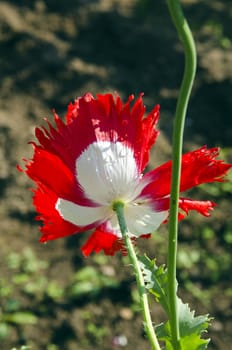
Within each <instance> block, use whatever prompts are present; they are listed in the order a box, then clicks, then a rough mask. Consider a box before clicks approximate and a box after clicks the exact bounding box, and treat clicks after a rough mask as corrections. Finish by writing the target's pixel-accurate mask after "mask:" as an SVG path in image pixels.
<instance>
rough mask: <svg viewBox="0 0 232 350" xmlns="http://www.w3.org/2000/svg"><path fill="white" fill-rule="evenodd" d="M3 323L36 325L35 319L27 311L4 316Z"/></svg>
mask: <svg viewBox="0 0 232 350" xmlns="http://www.w3.org/2000/svg"><path fill="white" fill-rule="evenodd" d="M4 321H5V322H8V323H15V324H36V322H37V317H36V316H35V315H34V314H32V313H31V312H28V311H21V312H20V311H19V312H14V313H8V314H6V315H4Z"/></svg>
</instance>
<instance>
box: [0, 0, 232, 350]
mask: <svg viewBox="0 0 232 350" xmlns="http://www.w3.org/2000/svg"><path fill="white" fill-rule="evenodd" d="M183 5H184V10H185V13H186V15H187V17H188V19H189V22H190V25H191V27H192V29H193V33H194V36H195V39H196V43H197V51H198V71H197V77H196V80H195V84H194V89H193V93H192V97H191V102H190V105H189V109H188V115H187V120H186V128H185V140H184V148H185V150H192V149H194V148H196V147H198V146H201V145H203V144H207V145H208V146H220V147H222V149H223V150H224V155H225V156H226V157H227V160H230V161H231V160H232V159H231V158H232V157H231V149H232V122H231V120H232V98H231V93H232V42H231V33H232V6H231V0H224V1H219V0H184V1H183ZM183 69H184V56H183V50H182V47H181V44H180V42H179V40H178V36H177V34H176V32H175V29H174V27H173V25H172V23H171V21H170V18H169V15H168V10H167V6H166V3H165V1H161V0H157V1H151V0H137V1H132V0H65V1H64V0H63V1H62V0H48V1H43V0H37V1H35V0H17V1H16V0H15V1H14V0H12V1H0V78H1V79H0V81H1V84H0V96H1V99H0V259H1V260H0V261H1V263H0V276H1V277H0V291H1V292H0V297H1V300H0V343H1V345H0V349H2V350H10V349H11V348H12V347H14V346H15V347H17V348H19V347H20V345H29V346H30V347H31V348H30V349H32V350H41V349H42V350H43V349H44V350H57V349H59V350H74V349H78V350H90V349H101V350H110V349H113V348H115V349H117V348H119V349H120V348H125V349H127V350H132V349H140V350H145V349H149V345H148V343H147V341H146V339H145V336H144V333H143V328H142V321H141V318H140V314H139V313H138V302H137V295H136V291H135V285H134V277H133V275H132V272H131V269H130V267H129V266H128V261H127V260H126V259H125V258H122V257H121V256H120V255H117V256H115V257H113V258H108V257H104V256H102V255H101V254H100V255H99V256H91V257H90V258H88V259H84V258H83V257H82V256H81V253H80V250H79V247H80V245H81V244H82V242H83V239H84V240H85V239H86V238H87V234H86V235H84V238H82V236H81V235H79V236H73V237H70V238H67V239H62V240H57V241H53V242H49V243H48V244H46V245H41V244H40V243H38V239H39V231H38V223H36V222H35V221H34V217H35V212H34V208H33V206H32V202H31V192H30V191H29V190H28V188H30V187H31V186H32V184H31V182H30V181H29V180H28V179H27V178H25V176H24V175H23V174H21V173H19V172H17V170H16V164H18V163H21V159H22V158H28V157H30V155H31V147H30V146H29V145H28V144H27V142H28V141H29V140H33V139H34V128H35V126H36V125H42V124H43V117H45V116H48V117H51V119H52V112H51V111H52V109H54V108H55V109H56V111H57V113H58V114H59V115H64V113H65V111H66V106H67V105H68V103H69V102H70V101H72V100H74V99H75V98H76V97H77V96H80V95H82V94H84V93H85V92H87V91H89V92H91V93H92V94H95V93H104V92H114V91H117V92H118V93H119V94H120V95H121V96H122V98H123V99H124V100H125V99H126V98H127V96H128V95H129V94H131V93H133V94H135V95H136V96H137V95H138V94H139V93H140V92H144V94H145V95H144V102H145V104H146V105H147V110H150V109H151V108H152V107H153V105H154V104H156V103H159V104H160V105H161V119H160V123H159V127H160V129H161V131H162V132H161V135H160V137H159V140H158V142H157V145H156V147H155V149H154V151H153V152H152V157H151V166H152V167H153V166H156V165H158V164H160V163H161V162H163V161H166V160H168V159H169V158H170V154H171V134H172V127H173V116H174V111H175V105H176V99H177V97H178V89H179V86H180V82H181V78H182V74H183ZM21 164H22V163H21ZM215 186H217V185H215ZM228 186H229V185H228ZM228 188H229V189H228ZM228 188H225V187H223V188H221V187H220V190H217V189H215V187H214V190H211V191H210V190H208V187H206V188H205V189H204V190H203V191H202V192H200V196H201V197H202V198H204V199H208V198H209V199H211V200H215V201H216V202H217V203H218V204H219V205H218V207H217V208H216V209H215V211H214V213H213V215H212V216H211V217H210V218H207V219H206V218H199V217H198V216H197V215H196V216H194V215H192V216H191V217H190V218H189V219H187V220H186V221H184V222H183V223H181V225H180V253H181V254H180V258H179V265H178V266H179V269H178V279H179V288H180V295H181V296H182V297H183V299H184V300H185V301H186V302H189V303H190V305H191V307H194V308H195V309H196V313H197V314H202V313H203V314H204V313H208V312H209V313H210V315H211V316H213V317H214V318H215V320H214V322H212V325H211V327H210V330H209V336H210V337H211V338H212V341H211V343H210V346H209V348H210V349H211V350H213V349H217V350H224V349H226V350H229V349H232V347H231V344H232V319H231V315H232V310H231V304H232V303H231V296H232V287H231V243H232V239H231V236H232V221H231V197H230V196H231V192H230V190H231V187H228ZM218 191H219V192H218ZM196 194H197V195H198V192H194V191H193V196H194V195H196ZM203 229H204V230H203ZM202 230H203V231H202ZM202 232H204V235H202ZM161 236H162V237H161ZM152 242H153V244H152ZM166 245H167V228H166V227H162V228H161V230H159V233H158V234H157V235H156V237H154V238H153V239H152V240H151V241H149V242H143V244H142V245H141V247H140V249H141V250H142V251H146V252H148V255H149V256H151V257H153V256H156V257H157V260H158V263H163V262H165V261H166V249H167V246H166ZM194 259H195V260H194ZM125 265H126V267H125ZM86 268H88V269H86ZM92 268H94V271H96V272H95V274H94V275H93V273H92V271H93V270H91V269H92ZM78 271H83V272H84V273H85V274H86V275H84V277H80V276H76V273H77V272H78ZM96 276H98V277H99V278H97V279H96ZM103 277H104V278H103ZM102 278H103V279H102ZM41 281H42V282H41ZM86 282H88V283H89V284H88V283H87V287H86V284H85V283H86ZM83 285H84V287H83ZM78 286H79V287H80V286H82V287H83V290H84V291H86V293H82V292H81V291H80V290H78V291H77V290H75V291H74V290H73V289H72V287H75V288H78ZM75 288H74V289H75ZM152 308H153V318H154V321H155V322H156V323H158V322H161V321H163V320H164V315H163V313H162V310H160V308H159V306H157V305H155V304H154V305H153V307H152Z"/></svg>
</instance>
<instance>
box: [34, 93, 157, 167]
mask: <svg viewBox="0 0 232 350" xmlns="http://www.w3.org/2000/svg"><path fill="white" fill-rule="evenodd" d="M133 98H134V97H133V96H132V95H131V96H130V97H129V98H128V100H127V102H126V103H125V104H123V103H122V101H121V99H120V97H119V96H117V97H116V101H115V100H114V97H113V95H112V94H105V95H97V98H96V99H94V97H93V96H92V95H91V94H89V93H87V94H85V95H84V96H83V97H80V98H79V99H77V100H76V101H75V102H74V103H73V104H70V105H69V106H68V111H67V114H66V123H67V124H64V123H63V122H62V121H61V119H60V118H59V117H58V115H57V114H56V113H55V112H54V119H55V123H56V129H55V128H54V127H53V126H52V125H51V124H50V123H49V122H48V121H47V120H46V122H47V124H48V129H46V128H45V127H42V129H38V128H37V129H36V137H37V138H38V140H39V142H40V144H41V146H42V148H44V149H46V150H48V151H49V152H50V153H53V154H55V155H57V156H58V157H59V158H61V159H62V160H63V162H64V163H65V164H67V165H68V167H69V168H70V169H71V170H72V171H75V162H76V159H77V158H78V157H79V156H80V154H81V153H82V152H83V150H84V149H86V148H87V147H88V146H89V145H90V144H91V143H93V142H95V141H99V140H101V141H111V142H117V141H120V142H123V143H126V144H127V145H128V146H129V147H131V148H132V149H133V150H134V154H135V158H136V161H137V165H138V168H139V171H142V170H143V169H144V167H145V166H146V165H147V162H148V158H149V150H150V148H151V146H152V144H153V143H154V142H155V139H156V137H157V136H158V131H157V130H156V129H155V126H156V124H157V121H158V118H159V106H156V107H155V108H154V109H153V110H152V111H151V112H150V114H149V115H148V117H147V118H144V112H145V107H144V105H143V101H142V94H141V95H140V96H139V97H138V99H137V100H136V101H135V103H134V105H133V107H132V108H131V107H130V104H131V101H132V100H133Z"/></svg>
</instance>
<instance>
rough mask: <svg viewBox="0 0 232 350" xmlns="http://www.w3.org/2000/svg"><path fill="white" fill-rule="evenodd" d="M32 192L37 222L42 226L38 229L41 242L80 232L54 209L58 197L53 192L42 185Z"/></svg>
mask: <svg viewBox="0 0 232 350" xmlns="http://www.w3.org/2000/svg"><path fill="white" fill-rule="evenodd" d="M33 192H34V197H33V202H34V206H35V208H36V210H37V212H38V213H39V215H38V216H37V220H41V221H43V226H42V227H41V228H40V231H41V233H42V237H41V239H40V241H41V242H46V241H48V240H51V239H57V238H61V237H65V236H69V235H72V234H74V233H77V232H80V228H78V227H77V226H75V225H73V224H71V223H69V222H67V221H65V220H63V218H62V217H61V216H60V215H59V213H58V211H57V210H56V209H55V204H56V202H57V199H58V197H57V196H56V195H55V193H54V192H52V191H51V190H49V189H48V188H46V187H44V186H42V185H41V186H40V187H39V188H38V189H37V190H33ZM82 231H83V228H82Z"/></svg>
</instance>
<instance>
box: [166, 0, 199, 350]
mask: <svg viewBox="0 0 232 350" xmlns="http://www.w3.org/2000/svg"><path fill="white" fill-rule="evenodd" d="M167 3H168V8H169V12H170V15H171V18H172V21H173V23H174V25H175V27H176V29H177V32H178V34H179V37H180V40H181V42H182V44H183V47H184V53H185V69H184V76H183V80H182V83H181V87H180V92H179V98H178V101H177V106H176V113H175V120H174V129H173V167H172V186H171V201H170V221H169V246H168V296H169V307H170V315H169V317H170V319H169V322H170V327H171V333H172V343H173V348H174V350H179V349H181V346H180V334H179V324H178V314H177V296H176V289H177V288H176V256H177V241H178V201H179V190H180V174H181V155H182V148H183V133H184V123H185V116H186V111H187V106H188V102H189V97H190V93H191V89H192V85H193V81H194V77H195V73H196V48H195V43H194V39H193V36H192V33H191V30H190V28H189V26H188V23H187V21H186V19H185V17H184V14H183V11H182V8H181V5H180V2H179V0H167Z"/></svg>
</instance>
